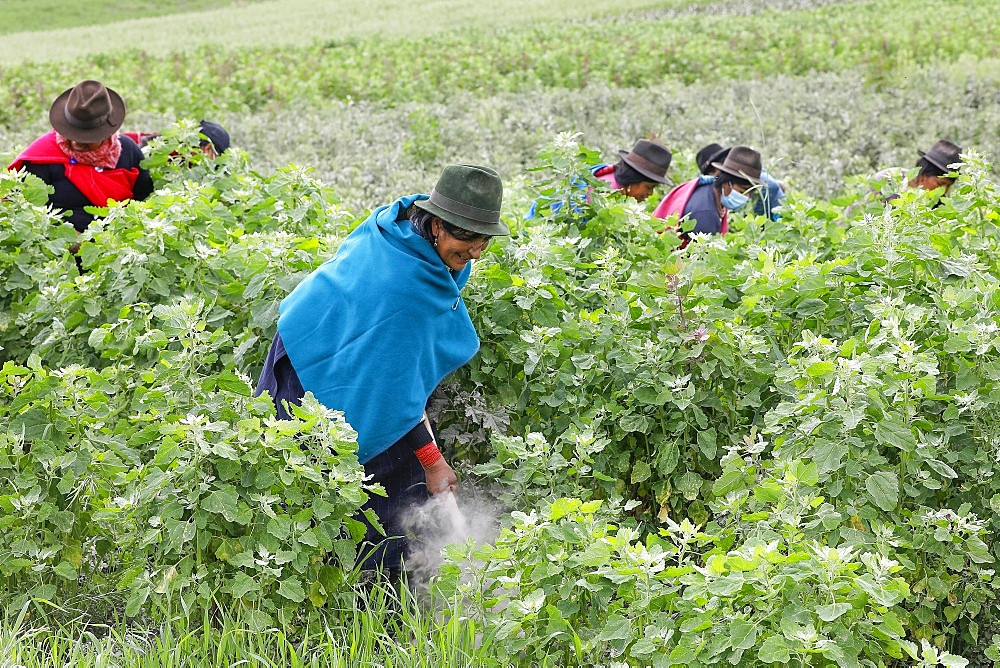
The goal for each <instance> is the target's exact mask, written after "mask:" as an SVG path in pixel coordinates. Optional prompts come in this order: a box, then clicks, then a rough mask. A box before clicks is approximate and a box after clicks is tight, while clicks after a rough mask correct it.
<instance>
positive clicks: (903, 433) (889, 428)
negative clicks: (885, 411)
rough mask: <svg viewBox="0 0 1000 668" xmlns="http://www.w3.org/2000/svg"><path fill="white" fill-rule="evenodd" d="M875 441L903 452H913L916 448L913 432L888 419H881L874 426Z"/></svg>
mask: <svg viewBox="0 0 1000 668" xmlns="http://www.w3.org/2000/svg"><path fill="white" fill-rule="evenodd" d="M875 439H876V440H877V441H878V442H879V443H885V444H887V445H891V446H893V447H895V448H899V449H900V450H903V451H904V452H913V450H914V448H916V446H917V439H916V437H914V435H913V430H912V429H910V428H909V427H907V426H906V425H904V424H901V423H899V422H897V421H896V420H892V419H890V418H888V417H886V418H882V419H881V420H879V423H878V424H877V425H875Z"/></svg>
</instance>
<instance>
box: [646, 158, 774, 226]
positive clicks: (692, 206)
mask: <svg viewBox="0 0 1000 668" xmlns="http://www.w3.org/2000/svg"><path fill="white" fill-rule="evenodd" d="M710 164H711V166H712V167H713V168H715V169H716V170H717V172H716V174H715V176H714V177H707V178H706V177H705V175H702V176H701V177H699V178H697V179H692V180H691V181H687V182H685V183H682V184H680V185H679V186H677V187H676V188H674V189H673V190H671V191H670V192H669V193H667V196H666V197H664V198H663V201H662V202H660V204H659V205H658V206H657V207H656V210H655V211H653V215H654V216H656V217H657V218H666V217H667V216H670V215H676V216H677V217H678V218H680V219H681V220H682V221H684V220H688V221H692V222H694V229H692V230H690V231H688V232H680V233H679V234H680V236H681V239H682V240H683V241H684V244H685V245H686V244H687V242H688V241H689V240H690V236H691V234H694V233H700V234H726V233H727V232H728V231H729V212H730V211H737V210H739V209H741V208H743V207H744V206H746V204H747V203H748V202H749V201H750V196H749V194H748V193H749V192H750V190H751V189H753V188H755V187H757V186H759V185H760V183H761V181H760V172H761V167H760V165H761V159H760V153H758V152H757V151H755V150H754V149H752V148H749V147H747V146H734V147H733V148H732V149H729V151H728V153H726V154H725V158H724V159H723V160H722V161H721V162H719V161H717V160H715V161H711V162H710Z"/></svg>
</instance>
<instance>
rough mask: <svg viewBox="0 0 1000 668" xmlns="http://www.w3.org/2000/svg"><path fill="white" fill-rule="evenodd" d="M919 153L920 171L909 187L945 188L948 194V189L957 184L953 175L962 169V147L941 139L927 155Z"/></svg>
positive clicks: (918, 163)
mask: <svg viewBox="0 0 1000 668" xmlns="http://www.w3.org/2000/svg"><path fill="white" fill-rule="evenodd" d="M917 153H918V154H919V155H920V159H919V160H917V167H918V168H919V169H920V171H918V172H917V175H916V176H914V177H913V178H912V179H910V182H909V186H910V187H911V188H917V187H919V188H923V189H924V190H937V189H938V188H944V192H945V193H946V194H947V192H948V189H949V188H951V185H952V184H953V183H954V182H955V179H954V177H952V176H951V174H954V173H956V172H958V171H959V170H960V169H961V164H960V163H961V162H962V147H961V146H959V145H958V144H956V143H955V142H952V141H948V140H947V139H939V140H938V141H936V142H934V145H933V146H931V147H930V149H928V150H927V152H926V153H925V152H924V151H917ZM952 165H955V167H952Z"/></svg>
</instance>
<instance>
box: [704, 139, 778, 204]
mask: <svg viewBox="0 0 1000 668" xmlns="http://www.w3.org/2000/svg"><path fill="white" fill-rule="evenodd" d="M728 154H729V149H728V148H725V147H723V146H720V145H719V144H715V143H713V144H709V145H707V146H704V147H702V148H701V150H699V151H698V153H697V154H696V155H695V161H696V162H697V164H698V169H699V171H700V172H701V174H702V176H703V177H705V179H708V178H710V177H714V176H715V175H716V174H717V173H718V171H719V170H718V168H717V167H715V166H713V164H712V163H714V162H722V161H724V160H725V159H726V156H727V155H728ZM760 180H761V187H760V188H754V190H753V203H754V204H753V212H754V214H755V215H758V216H764V217H765V218H768V219H770V220H778V218H779V217H781V214H780V213H779V209H780V208H781V205H782V204H784V202H785V187H784V185H783V184H782V183H781V182H780V181H778V180H777V179H775V178H773V177H772V176H771V175H770V174H768V173H767V170H766V169H761V170H760Z"/></svg>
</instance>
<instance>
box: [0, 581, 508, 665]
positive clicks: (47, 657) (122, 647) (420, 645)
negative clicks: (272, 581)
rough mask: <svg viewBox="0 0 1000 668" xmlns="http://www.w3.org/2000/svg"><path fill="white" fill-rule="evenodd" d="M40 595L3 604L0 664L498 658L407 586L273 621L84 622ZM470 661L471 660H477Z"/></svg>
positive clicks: (237, 614) (239, 616)
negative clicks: (481, 650) (14, 605)
mask: <svg viewBox="0 0 1000 668" xmlns="http://www.w3.org/2000/svg"><path fill="white" fill-rule="evenodd" d="M67 614H70V615H71V614H72V612H71V611H67V610H65V609H53V608H52V607H51V604H47V603H44V602H37V603H34V604H31V605H30V607H26V608H23V609H21V610H6V611H3V610H0V615H2V616H0V666H5V667H6V666H21V667H22V668H62V667H63V666H73V668H109V667H110V666H122V667H126V666H127V667H128V668H154V667H155V668H164V667H168V668H181V667H185V668H187V667H191V668H194V667H197V668H229V667H230V666H238V665H243V666H260V667H264V666H267V667H268V668H276V667H278V666H291V667H297V668H304V667H307V666H308V667H315V668H353V667H355V666H380V665H381V666H395V667H398V668H432V667H433V668H438V667H450V666H454V667H455V668H459V667H462V666H469V665H478V666H500V665H501V664H500V662H499V661H494V660H491V659H490V658H489V657H485V656H476V654H477V651H476V629H475V627H474V626H473V625H472V624H471V623H468V622H464V621H461V620H458V619H449V618H448V616H447V615H441V614H435V613H433V612H432V611H430V610H429V609H428V610H424V609H422V608H421V604H419V603H418V602H417V601H416V600H415V599H414V598H413V597H412V595H410V594H409V593H408V592H407V591H406V590H405V589H403V590H402V591H401V592H400V593H399V594H397V593H396V592H395V591H394V590H393V589H391V588H386V587H383V586H381V585H375V586H372V587H370V588H368V589H359V591H358V594H357V597H356V598H355V603H354V605H352V606H350V607H346V608H342V609H339V610H324V611H323V612H322V613H315V612H314V613H311V614H310V615H309V616H304V617H300V618H296V619H293V620H287V621H286V622H285V623H282V624H279V625H276V626H265V627H259V626H257V625H256V624H255V623H254V621H253V619H252V617H251V615H249V614H246V613H245V612H241V611H239V610H235V611H217V612H216V613H214V614H212V615H200V616H198V615H184V614H174V615H168V616H169V618H170V621H169V622H161V623H152V622H150V621H148V620H147V621H145V622H143V621H141V620H135V619H132V620H125V619H112V620H107V621H102V622H100V623H93V622H90V623H86V622H85V621H84V618H83V617H82V616H78V617H70V618H67ZM474 660H475V662H474Z"/></svg>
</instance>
